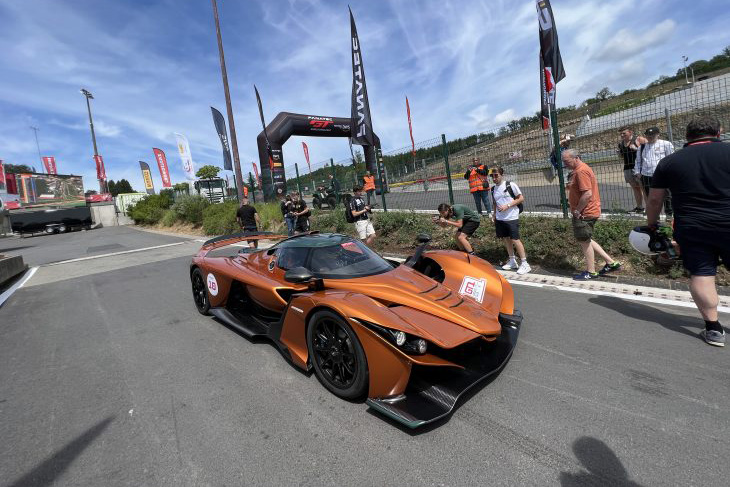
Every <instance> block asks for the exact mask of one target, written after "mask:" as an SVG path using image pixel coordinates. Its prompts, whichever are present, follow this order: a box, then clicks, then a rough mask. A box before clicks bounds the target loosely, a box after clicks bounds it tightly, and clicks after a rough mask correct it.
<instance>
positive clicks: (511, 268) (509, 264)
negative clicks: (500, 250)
mask: <svg viewBox="0 0 730 487" xmlns="http://www.w3.org/2000/svg"><path fill="white" fill-rule="evenodd" d="M518 267H519V266H518V265H517V261H516V260H510V261H509V262H507V263H506V264H505V265H503V266H502V269H504V270H506V271H514V270H517V268H518Z"/></svg>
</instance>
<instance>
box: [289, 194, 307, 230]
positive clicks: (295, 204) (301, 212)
mask: <svg viewBox="0 0 730 487" xmlns="http://www.w3.org/2000/svg"><path fill="white" fill-rule="evenodd" d="M291 199H292V207H291V212H292V215H294V216H295V217H296V221H295V222H294V234H299V233H304V232H308V231H309V214H310V211H309V208H308V207H307V203H305V202H304V199H303V198H302V196H301V195H300V194H299V193H298V192H296V191H295V192H293V193H292V194H291Z"/></svg>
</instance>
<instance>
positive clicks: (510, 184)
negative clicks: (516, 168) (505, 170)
mask: <svg viewBox="0 0 730 487" xmlns="http://www.w3.org/2000/svg"><path fill="white" fill-rule="evenodd" d="M505 189H506V190H507V193H508V194H509V195H510V196H511V197H512V199H513V200H516V199H517V198H516V197H515V192H514V190H513V189H512V183H511V182H509V181H507V186H506V187H505ZM517 209H518V210H520V213H522V212H523V211H525V205H524V204H522V203H520V204H518V205H517Z"/></svg>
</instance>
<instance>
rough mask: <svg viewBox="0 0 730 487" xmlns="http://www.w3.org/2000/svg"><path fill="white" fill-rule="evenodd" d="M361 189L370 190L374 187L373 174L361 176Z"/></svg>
mask: <svg viewBox="0 0 730 487" xmlns="http://www.w3.org/2000/svg"><path fill="white" fill-rule="evenodd" d="M362 180H363V183H364V184H363V186H362V189H363V191H370V190H373V189H375V176H363V177H362Z"/></svg>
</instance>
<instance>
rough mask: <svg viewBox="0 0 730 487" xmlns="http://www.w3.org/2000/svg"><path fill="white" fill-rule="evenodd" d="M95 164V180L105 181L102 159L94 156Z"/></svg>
mask: <svg viewBox="0 0 730 487" xmlns="http://www.w3.org/2000/svg"><path fill="white" fill-rule="evenodd" d="M94 162H96V179H101V180H104V181H106V169H104V159H102V158H101V156H94Z"/></svg>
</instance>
